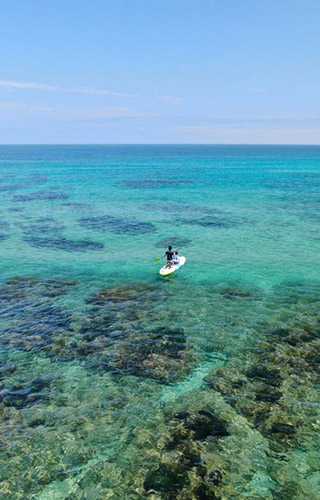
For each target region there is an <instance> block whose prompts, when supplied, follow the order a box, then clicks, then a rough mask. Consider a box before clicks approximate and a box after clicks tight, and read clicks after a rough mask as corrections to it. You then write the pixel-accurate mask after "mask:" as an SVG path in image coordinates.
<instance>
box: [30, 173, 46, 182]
mask: <svg viewBox="0 0 320 500" xmlns="http://www.w3.org/2000/svg"><path fill="white" fill-rule="evenodd" d="M30 179H31V181H32V182H33V183H35V184H44V183H45V182H48V176H47V175H44V174H30Z"/></svg>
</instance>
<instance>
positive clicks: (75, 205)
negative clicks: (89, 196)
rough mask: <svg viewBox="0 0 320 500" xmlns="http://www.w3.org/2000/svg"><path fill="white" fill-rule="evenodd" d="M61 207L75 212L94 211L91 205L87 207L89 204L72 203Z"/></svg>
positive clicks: (63, 204)
mask: <svg viewBox="0 0 320 500" xmlns="http://www.w3.org/2000/svg"><path fill="white" fill-rule="evenodd" d="M61 206H62V207H68V208H71V209H72V210H74V211H75V212H78V211H80V212H90V211H91V210H94V206H93V205H89V203H74V202H71V201H70V202H66V203H62V204H61Z"/></svg>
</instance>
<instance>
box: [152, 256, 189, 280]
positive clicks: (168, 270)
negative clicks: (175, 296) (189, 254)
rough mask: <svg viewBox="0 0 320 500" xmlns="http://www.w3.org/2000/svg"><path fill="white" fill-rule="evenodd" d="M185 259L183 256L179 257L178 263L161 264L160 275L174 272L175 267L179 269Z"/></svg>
mask: <svg viewBox="0 0 320 500" xmlns="http://www.w3.org/2000/svg"><path fill="white" fill-rule="evenodd" d="M186 260H187V259H186V258H185V257H180V258H179V264H174V265H173V266H172V267H167V266H163V267H162V268H161V269H160V271H159V274H161V276H168V274H172V273H174V272H175V271H176V270H177V269H180V267H182V266H183V265H184V264H185V262H186Z"/></svg>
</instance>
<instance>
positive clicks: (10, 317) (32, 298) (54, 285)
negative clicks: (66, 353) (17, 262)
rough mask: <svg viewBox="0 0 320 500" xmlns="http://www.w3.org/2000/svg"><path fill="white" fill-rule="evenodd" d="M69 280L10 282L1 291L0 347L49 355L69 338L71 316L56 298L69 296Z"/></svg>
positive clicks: (21, 279) (11, 280)
mask: <svg viewBox="0 0 320 500" xmlns="http://www.w3.org/2000/svg"><path fill="white" fill-rule="evenodd" d="M73 286H74V282H72V281H70V280H53V279H48V280H46V279H40V278H33V277H15V278H10V279H9V280H8V281H7V283H6V284H5V285H3V286H2V287H1V288H0V316H1V333H0V344H2V345H3V346H6V347H11V348H15V349H21V350H24V351H35V352H39V351H43V350H44V351H46V352H50V350H51V349H53V348H55V345H56V343H57V342H58V343H61V338H68V336H69V335H70V333H71V330H72V327H71V320H72V314H71V312H70V311H68V310H67V309H66V308H63V307H61V306H60V305H57V303H56V302H55V298H57V297H59V296H61V295H64V294H65V293H67V292H68V291H69V290H70V288H71V287H73Z"/></svg>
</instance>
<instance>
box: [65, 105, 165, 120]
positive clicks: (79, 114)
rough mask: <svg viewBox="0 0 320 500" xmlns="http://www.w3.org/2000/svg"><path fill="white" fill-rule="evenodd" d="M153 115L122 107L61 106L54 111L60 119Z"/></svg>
mask: <svg viewBox="0 0 320 500" xmlns="http://www.w3.org/2000/svg"><path fill="white" fill-rule="evenodd" d="M153 116H156V115H155V114H154V113H148V112H144V111H136V110H134V109H131V108H122V107H109V108H101V107H100V108H91V109H90V108H89V109H69V108H61V109H60V110H58V111H57V112H56V113H55V117H56V118H58V119H61V120H103V119H113V118H147V117H153Z"/></svg>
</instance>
